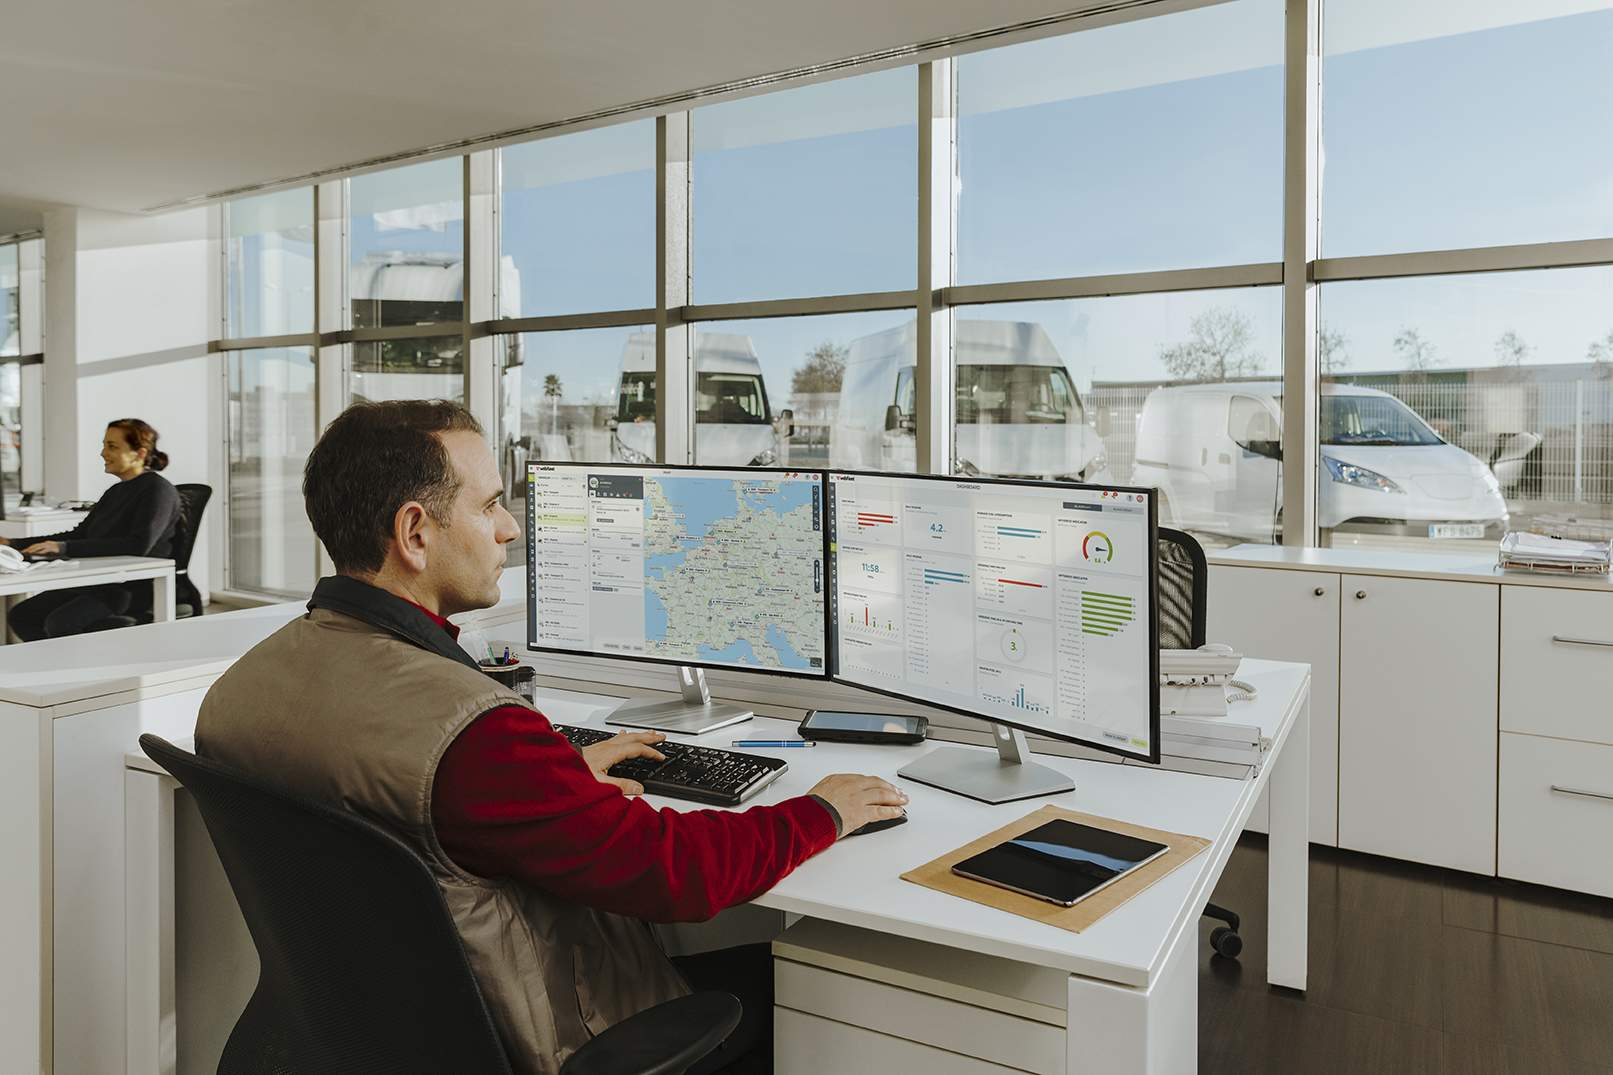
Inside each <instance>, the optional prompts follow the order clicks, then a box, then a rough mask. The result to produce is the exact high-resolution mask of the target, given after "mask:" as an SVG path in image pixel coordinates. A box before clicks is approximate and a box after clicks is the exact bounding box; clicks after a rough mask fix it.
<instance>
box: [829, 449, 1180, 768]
mask: <svg viewBox="0 0 1613 1075" xmlns="http://www.w3.org/2000/svg"><path fill="white" fill-rule="evenodd" d="M828 477H829V525H830V535H831V538H832V546H831V548H832V555H833V563H834V571H833V572H832V578H833V580H834V585H833V591H832V593H831V607H830V615H831V616H832V618H833V624H834V631H833V645H834V672H833V674H834V676H835V678H837V679H840V680H843V681H845V682H848V683H855V684H857V685H859V686H865V687H870V688H873V689H874V690H879V691H885V692H889V693H893V694H899V695H903V696H906V697H910V698H915V699H918V700H922V701H925V702H930V703H933V704H935V705H939V706H944V707H946V708H948V709H954V710H958V711H960V712H964V713H968V714H970V715H971V716H976V717H981V718H984V719H986V720H992V721H998V722H1001V723H1004V724H1011V725H1014V726H1017V727H1020V728H1024V729H1026V730H1030V731H1040V732H1046V733H1048V734H1051V735H1056V736H1059V737H1061V738H1066V739H1075V740H1080V741H1082V742H1085V743H1090V744H1092V745H1094V746H1099V747H1102V748H1104V749H1106V750H1111V751H1116V752H1119V753H1123V754H1128V755H1133V756H1138V757H1150V758H1157V756H1158V755H1157V753H1156V750H1155V747H1156V745H1157V739H1158V726H1159V718H1158V716H1157V715H1156V714H1157V711H1158V704H1157V702H1158V682H1157V675H1158V673H1157V667H1158V647H1157V643H1156V638H1157V627H1156V624H1155V620H1154V592H1155V577H1154V575H1155V567H1154V563H1155V557H1154V542H1155V540H1156V526H1155V523H1154V516H1153V510H1154V507H1153V504H1152V503H1151V500H1152V494H1151V493H1150V492H1149V491H1148V490H1144V489H1130V488H1104V487H1097V486H1084V485H1059V486H1053V485H1044V484H1039V483H1028V482H1012V481H987V480H980V479H955V478H942V477H934V478H930V477H918V476H900V475H881V474H841V473H835V472H831V473H830V474H829V476H828Z"/></svg>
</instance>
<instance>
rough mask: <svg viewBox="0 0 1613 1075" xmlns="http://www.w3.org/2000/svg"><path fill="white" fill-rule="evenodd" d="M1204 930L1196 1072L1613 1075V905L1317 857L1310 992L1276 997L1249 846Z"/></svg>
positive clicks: (1261, 851) (1420, 869)
mask: <svg viewBox="0 0 1613 1075" xmlns="http://www.w3.org/2000/svg"><path fill="white" fill-rule="evenodd" d="M1215 902H1217V903H1219V904H1221V905H1223V906H1226V907H1230V908H1231V909H1232V910H1234V911H1236V912H1238V913H1239V914H1240V915H1241V916H1242V917H1243V924H1242V929H1241V930H1240V932H1241V933H1242V935H1243V938H1244V950H1243V955H1242V956H1241V957H1240V958H1239V959H1238V960H1237V961H1236V962H1233V961H1228V960H1223V959H1220V958H1218V957H1215V956H1213V955H1212V954H1211V952H1210V948H1209V935H1210V930H1211V929H1212V928H1213V927H1214V925H1215V923H1214V922H1211V921H1209V920H1205V921H1204V922H1202V923H1201V926H1200V934H1201V938H1200V942H1201V943H1200V965H1199V1070H1200V1071H1201V1072H1203V1073H1205V1075H1219V1073H1222V1072H1237V1073H1244V1072H1251V1073H1253V1072H1272V1073H1278V1072H1280V1073H1282V1075H1311V1073H1315V1075H1323V1073H1326V1075H1333V1073H1339V1075H1344V1073H1349V1075H1376V1073H1385V1075H1388V1073H1394V1075H1399V1073H1402V1072H1412V1073H1415V1072H1431V1073H1436V1075H1458V1073H1461V1075H1467V1073H1472V1075H1589V1073H1597V1075H1613V901H1610V900H1603V899H1597V898H1595V897H1591V896H1580V895H1575V894H1572V893H1565V892H1559V891H1556V890H1554V889H1547V888H1539V887H1535V886H1532V885H1521V884H1514V883H1511V882H1506V881H1495V880H1493V879H1487V878H1482V877H1474V876H1472V875H1469V874H1462V873H1455V872H1452V871H1448V870H1440V869H1435V868H1432V867H1425V866H1416V865H1412V864H1409V863H1404V862H1395V861H1392V860H1388V859H1380V858H1375V857H1373V856H1370V855H1358V854H1354V853H1352V852H1347V851H1335V850H1331V849H1327V848H1319V847H1313V848H1312V849H1311V876H1310V911H1311V918H1310V982H1309V986H1310V987H1309V989H1307V991H1306V992H1305V993H1303V994H1300V993H1296V992H1293V991H1291V990H1286V989H1275V988H1272V987H1269V986H1267V985H1266V982H1265V977H1266V974H1265V970H1266V845H1265V839H1264V838H1263V837H1259V836H1252V835H1251V836H1245V837H1244V839H1243V841H1242V843H1241V844H1240V845H1239V847H1238V849H1237V850H1236V851H1235V852H1234V853H1233V855H1232V859H1231V861H1230V862H1229V863H1228V864H1227V869H1226V873H1225V874H1223V875H1222V878H1221V884H1220V885H1219V886H1218V887H1217V889H1216V893H1215Z"/></svg>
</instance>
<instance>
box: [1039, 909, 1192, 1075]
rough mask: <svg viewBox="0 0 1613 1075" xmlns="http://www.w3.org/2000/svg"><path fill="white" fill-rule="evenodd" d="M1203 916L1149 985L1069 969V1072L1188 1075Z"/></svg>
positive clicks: (1080, 1074) (1180, 936)
mask: <svg viewBox="0 0 1613 1075" xmlns="http://www.w3.org/2000/svg"><path fill="white" fill-rule="evenodd" d="M1198 939H1199V930H1198V920H1197V919H1195V920H1194V921H1193V923H1192V924H1191V925H1190V926H1189V927H1188V928H1187V929H1184V930H1182V932H1181V933H1180V934H1178V935H1177V938H1176V944H1175V946H1174V947H1173V948H1172V949H1171V953H1170V955H1168V956H1166V958H1165V962H1164V965H1163V967H1162V968H1161V970H1160V973H1159V977H1158V978H1156V979H1155V980H1154V982H1153V984H1152V985H1151V986H1149V987H1148V988H1147V989H1132V988H1128V987H1126V986H1123V985H1115V984H1114V983H1112V982H1100V981H1096V980H1094V979H1092V978H1081V977H1077V976H1074V975H1072V976H1071V978H1070V1002H1069V1004H1070V1006H1069V1007H1068V1008H1067V1009H1066V1016H1065V1018H1066V1023H1065V1041H1066V1046H1065V1068H1064V1070H1065V1072H1066V1073H1067V1075H1191V1073H1192V1072H1196V1071H1198V1063H1199V976H1198V970H1199V968H1198V962H1197V960H1196V958H1195V957H1196V954H1197V951H1198Z"/></svg>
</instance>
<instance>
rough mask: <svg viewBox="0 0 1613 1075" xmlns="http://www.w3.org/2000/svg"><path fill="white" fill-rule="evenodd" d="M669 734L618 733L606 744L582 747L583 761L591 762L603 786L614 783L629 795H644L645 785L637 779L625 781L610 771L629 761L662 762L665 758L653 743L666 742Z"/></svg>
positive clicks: (591, 767)
mask: <svg viewBox="0 0 1613 1075" xmlns="http://www.w3.org/2000/svg"><path fill="white" fill-rule="evenodd" d="M665 740H666V734H665V733H663V732H617V733H616V734H615V735H613V736H611V737H610V738H609V739H607V740H605V741H604V742H603V743H595V744H594V745H593V746H589V747H583V748H582V760H583V761H585V762H587V763H588V768H589V769H591V770H593V773H594V776H595V778H596V779H598V780H599V781H600V782H601V783H604V784H615V785H616V786H617V787H619V788H621V789H622V792H623V793H624V794H627V795H643V794H644V785H643V784H640V783H639V782H638V781H637V780H625V779H623V778H621V777H617V776H611V775H610V773H609V772H608V770H609V769H610V767H611V766H612V765H615V764H616V763H617V762H623V761H627V760H628V759H629V758H653V759H654V760H656V761H661V760H662V759H664V758H665V757H666V755H664V754H662V753H661V752H660V751H659V750H656V749H655V746H654V744H656V743H660V742H664V741H665Z"/></svg>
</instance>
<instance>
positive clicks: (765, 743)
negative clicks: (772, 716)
mask: <svg viewBox="0 0 1613 1075" xmlns="http://www.w3.org/2000/svg"><path fill="white" fill-rule="evenodd" d="M817 745H818V744H817V743H814V742H813V741H812V740H810V739H735V740H734V741H733V742H732V743H730V744H729V746H736V747H815V746H817Z"/></svg>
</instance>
